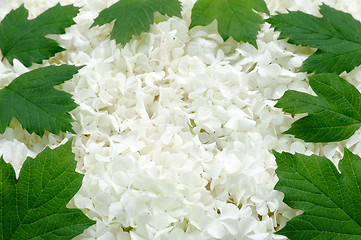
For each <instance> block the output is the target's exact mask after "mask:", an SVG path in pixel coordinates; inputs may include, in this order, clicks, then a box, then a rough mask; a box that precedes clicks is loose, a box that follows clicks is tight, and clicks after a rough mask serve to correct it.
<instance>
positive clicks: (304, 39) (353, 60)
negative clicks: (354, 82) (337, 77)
mask: <svg viewBox="0 0 361 240" xmlns="http://www.w3.org/2000/svg"><path fill="white" fill-rule="evenodd" d="M320 13H321V14H322V16H323V17H322V18H319V17H315V16H312V15H309V14H306V13H303V12H299V11H298V12H290V13H288V14H280V13H279V14H278V15H275V16H272V17H271V18H269V19H267V20H266V21H267V22H269V23H270V24H271V25H272V27H274V28H275V29H276V30H277V31H281V34H280V38H288V42H289V43H292V44H300V45H302V46H310V47H314V48H318V50H317V51H316V52H315V53H314V54H313V55H312V56H310V57H309V58H307V60H306V61H305V62H304V65H303V66H302V68H301V71H305V72H308V73H312V72H315V73H337V74H340V73H342V72H343V71H346V72H350V71H351V70H352V69H354V68H355V67H357V66H359V65H360V64H361V23H360V22H359V21H357V20H355V19H354V18H353V17H352V16H351V15H350V14H348V13H344V12H341V11H338V10H336V9H333V8H331V7H329V6H327V5H326V4H322V5H321V7H320Z"/></svg>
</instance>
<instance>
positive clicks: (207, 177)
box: [0, 0, 361, 240]
mask: <svg viewBox="0 0 361 240" xmlns="http://www.w3.org/2000/svg"><path fill="white" fill-rule="evenodd" d="M23 2H24V3H25V7H26V8H27V9H28V10H29V13H30V17H32V18H33V17H35V16H37V15H38V14H40V13H41V12H43V11H44V10H46V9H47V8H49V7H51V6H53V5H55V4H56V3H57V2H58V1H56V0H52V1H48V0H24V1H21V0H16V1H15V0H14V1H4V3H3V2H2V0H0V3H1V4H0V19H2V18H3V17H4V16H5V15H6V13H7V12H9V11H10V10H11V9H14V8H16V7H18V6H19V5H20V4H21V3H23ZM60 2H61V4H71V3H73V4H75V5H76V6H84V7H82V8H81V9H80V13H79V15H78V16H77V17H76V18H75V21H76V23H77V24H76V25H73V26H71V27H70V28H68V29H66V34H63V35H60V36H50V37H52V38H54V39H56V40H57V41H58V42H59V43H60V45H61V46H62V47H64V48H66V49H67V50H66V51H64V52H61V53H59V54H57V55H56V56H55V57H54V58H52V59H50V60H48V61H44V64H42V65H49V64H62V63H66V64H74V65H86V66H85V67H84V68H82V69H81V70H80V71H79V74H77V75H75V76H74V78H73V79H72V80H69V81H67V82H66V83H64V84H62V85H61V86H60V87H61V89H63V90H64V91H66V92H69V93H71V94H72V95H73V98H74V100H75V102H76V103H77V104H78V105H79V107H77V108H76V109H75V110H73V111H72V112H71V114H72V116H73V117H74V123H73V128H74V130H75V132H76V134H75V135H73V134H69V133H62V134H60V135H59V136H55V135H53V134H49V133H47V134H45V135H44V137H42V138H40V137H38V136H36V135H35V134H32V135H29V134H28V133H27V132H26V131H25V130H22V128H21V126H20V124H19V123H18V122H17V121H16V120H14V121H13V122H12V123H11V125H10V126H9V128H7V130H6V131H5V133H4V134H2V135H0V154H2V155H3V158H4V159H5V161H6V162H10V163H11V164H12V165H13V166H14V168H15V169H16V172H17V174H18V173H19V171H20V168H21V165H22V163H23V162H24V161H25V159H26V157H27V156H30V157H34V156H36V154H38V153H39V152H40V151H41V150H42V149H43V148H44V147H45V146H50V147H52V148H54V147H56V146H58V145H59V144H62V143H64V142H66V141H67V140H68V139H70V138H71V137H73V141H74V144H73V152H74V153H75V155H76V161H77V171H79V172H81V173H83V174H84V179H83V185H82V187H81V189H80V191H79V192H78V193H77V194H76V195H75V197H74V199H73V200H72V201H71V202H70V203H69V207H77V208H79V209H81V210H82V211H84V213H85V214H86V215H87V216H88V217H89V218H91V219H93V220H96V221H97V223H96V225H94V226H92V227H90V228H89V229H87V230H85V232H84V233H83V234H82V235H80V236H78V237H77V239H98V240H111V239H134V240H138V239H161V240H163V239H164V240H165V239H179V240H181V239H197V240H198V239H225V240H227V239H229V240H231V239H240V240H243V239H245V240H252V239H254V240H262V239H286V238H285V237H283V236H279V235H275V234H274V232H275V231H276V230H277V229H279V228H281V227H283V226H284V225H285V223H286V222H287V220H289V219H290V218H292V217H294V216H295V215H296V214H298V212H297V211H296V210H292V209H290V208H289V207H288V206H286V205H285V204H284V203H283V194H282V193H280V192H278V191H275V190H274V186H275V184H276V182H277V180H278V178H277V176H276V175H275V169H276V167H277V166H276V163H275V158H274V156H273V155H272V153H271V150H272V149H275V150H277V151H289V152H299V153H303V154H307V155H310V154H319V155H324V156H326V157H328V158H330V159H331V160H332V161H334V162H335V163H337V161H338V160H339V159H340V158H341V156H342V153H343V147H345V146H346V147H348V148H351V150H352V151H354V152H355V153H356V154H361V131H358V132H356V134H355V135H354V136H353V137H351V138H350V139H349V140H347V141H343V142H340V143H330V144H312V143H304V142H303V141H301V140H298V139H295V138H293V137H292V136H289V135H284V134H281V133H282V132H283V131H285V130H287V129H288V128H289V127H290V125H291V123H292V122H293V121H294V120H295V118H292V117H291V116H290V115H289V114H285V113H283V112H282V111H281V109H277V108H275V107H274V105H275V101H273V100H272V99H277V98H279V97H281V96H282V95H283V93H284V92H285V91H286V90H288V89H293V90H298V91H303V92H308V93H312V90H311V89H310V87H309V85H308V83H307V76H306V74H305V73H302V72H298V70H299V69H300V66H301V65H302V62H303V61H304V60H305V59H306V58H307V57H308V56H309V55H310V54H312V50H310V49H309V48H305V47H299V46H293V45H290V44H288V43H287V42H286V40H278V39H277V38H278V36H279V33H278V32H275V31H274V29H272V28H270V25H269V24H267V23H265V24H263V25H262V26H261V31H260V32H259V35H258V39H257V45H258V48H257V49H256V48H255V47H254V46H252V45H250V44H248V43H242V42H241V43H238V42H236V41H234V40H232V39H229V40H227V41H226V42H224V41H223V40H222V38H221V37H220V35H219V34H218V32H217V25H216V22H213V23H212V24H210V25H209V26H197V27H195V28H193V29H191V30H188V26H189V24H190V16H191V8H192V6H193V4H194V2H195V0H183V1H182V4H183V10H182V14H183V16H184V18H182V19H180V18H177V17H173V18H166V20H164V21H160V20H159V19H163V18H160V17H159V16H158V17H157V16H156V23H155V24H153V25H152V26H151V28H150V32H149V33H142V34H141V35H140V36H138V37H134V38H133V39H132V40H131V41H130V42H129V43H128V44H126V45H125V46H121V45H120V44H119V45H116V43H115V41H114V40H110V38H109V34H110V31H111V27H112V25H111V24H107V25H104V26H101V27H99V26H96V27H93V28H90V29H89V27H90V26H91V24H92V21H93V19H94V18H95V17H96V16H97V15H98V13H99V12H100V11H101V10H102V9H104V8H106V7H108V6H110V5H112V4H113V3H114V2H116V0H107V1H104V0H87V1H86V0H61V1H60ZM266 2H267V4H268V6H269V8H270V11H271V13H275V12H276V11H281V12H284V11H285V10H286V9H290V10H300V11H304V12H308V13H312V14H317V9H318V7H317V6H318V5H319V4H320V3H321V2H325V3H327V4H330V5H331V6H334V7H336V8H338V9H340V10H344V11H349V12H351V13H353V14H354V17H356V18H359V19H360V18H361V15H360V14H359V13H358V12H359V11H358V12H357V9H356V8H357V4H356V3H357V0H354V1H351V0H350V1H337V0H328V1H320V0H307V1H299V0H287V1H286V0H267V1H266ZM350 6H353V7H350ZM356 14H359V15H356ZM39 66H41V65H39V64H34V65H33V66H32V67H31V68H30V69H27V68H25V67H24V66H22V65H21V63H20V62H18V61H15V64H14V66H11V65H10V64H9V63H7V62H6V61H3V62H0V86H1V87H4V86H6V85H8V84H9V83H10V82H11V80H13V79H14V78H15V77H17V76H19V75H20V74H22V73H24V72H26V71H29V70H31V69H34V68H37V67H39ZM345 78H346V79H347V80H349V81H350V82H352V83H353V84H355V86H357V87H358V88H359V89H361V68H356V69H355V70H354V71H352V72H351V73H349V74H345ZM297 117H298V116H296V118H297ZM14 149H16V151H14Z"/></svg>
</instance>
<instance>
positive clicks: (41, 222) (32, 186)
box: [0, 141, 94, 240]
mask: <svg viewBox="0 0 361 240" xmlns="http://www.w3.org/2000/svg"><path fill="white" fill-rule="evenodd" d="M71 142H72V141H68V142H67V143H66V144H64V145H62V146H59V147H58V148H56V149H54V150H51V149H50V148H46V149H45V150H44V151H43V152H41V153H39V155H38V156H37V157H36V158H35V159H32V158H29V157H28V158H27V159H26V161H25V162H24V165H23V166H22V168H21V171H20V175H19V179H16V178H15V171H14V169H13V168H12V166H11V165H10V164H7V163H5V161H4V160H3V158H2V157H1V159H0V181H1V183H0V209H1V211H0V239H19V240H23V239H72V238H73V237H75V236H77V235H79V234H80V233H82V232H83V231H84V229H86V228H88V227H89V226H91V225H93V224H94V221H92V220H90V219H88V218H87V217H86V216H85V215H84V214H83V213H82V211H80V210H79V209H68V208H67V207H66V204H67V203H68V202H69V201H70V199H71V198H72V197H73V196H74V195H75V193H76V192H78V190H79V189H80V186H81V184H82V179H83V176H82V175H81V174H79V173H77V172H75V171H74V170H75V167H76V161H75V160H74V154H73V153H72V151H71Z"/></svg>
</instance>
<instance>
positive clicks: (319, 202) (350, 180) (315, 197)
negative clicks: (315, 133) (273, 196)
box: [273, 149, 361, 240]
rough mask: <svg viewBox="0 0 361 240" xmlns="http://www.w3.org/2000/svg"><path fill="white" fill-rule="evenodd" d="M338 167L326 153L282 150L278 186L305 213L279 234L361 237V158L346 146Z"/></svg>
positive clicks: (290, 236) (297, 236) (312, 237)
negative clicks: (309, 153) (319, 154)
mask: <svg viewBox="0 0 361 240" xmlns="http://www.w3.org/2000/svg"><path fill="white" fill-rule="evenodd" d="M344 152H345V153H344V157H343V159H342V160H340V162H339V165H338V168H339V170H340V171H341V174H340V173H339V172H338V171H337V169H336V167H335V166H334V164H333V163H332V162H331V161H329V160H328V159H327V158H325V157H319V156H316V155H312V156H305V155H302V154H297V153H296V154H295V155H293V154H290V153H278V152H275V151H274V152H273V154H274V155H275V156H276V162H277V166H278V168H277V169H276V173H277V176H278V178H279V181H278V183H277V184H276V186H275V189H276V190H278V191H281V192H283V193H284V195H285V198H284V202H285V203H286V204H288V205H289V206H290V207H291V208H294V209H300V210H303V211H304V213H303V214H301V215H299V216H296V217H294V218H292V219H291V220H290V221H288V222H287V224H286V226H285V227H284V228H282V229H281V230H279V231H278V232H277V234H281V235H285V236H287V237H288V238H289V239H292V240H297V239H300V240H304V239H307V240H310V239H334V240H338V239H339V240H343V239H348V240H353V239H354V240H356V239H361V158H360V157H359V156H357V155H354V154H352V153H351V152H350V151H349V150H347V149H345V151H344Z"/></svg>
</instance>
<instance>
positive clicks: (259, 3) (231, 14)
mask: <svg viewBox="0 0 361 240" xmlns="http://www.w3.org/2000/svg"><path fill="white" fill-rule="evenodd" d="M253 10H256V11H258V12H263V13H267V14H269V11H268V8H267V5H266V3H265V2H264V0H212V1H209V0H198V1H197V2H196V3H195V4H194V6H193V9H192V22H191V25H190V26H189V29H191V28H193V27H195V26H198V25H201V26H206V25H208V24H210V23H211V22H213V21H214V20H215V19H216V20H217V23H218V32H219V34H220V35H221V36H222V38H223V40H224V41H226V40H227V39H228V38H229V37H233V39H234V40H236V41H244V42H249V43H250V44H252V45H253V46H255V47H257V43H256V39H257V33H258V31H259V29H260V27H259V25H260V24H262V23H263V20H262V17H261V16H260V15H258V14H257V13H256V12H254V11H253Z"/></svg>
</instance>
